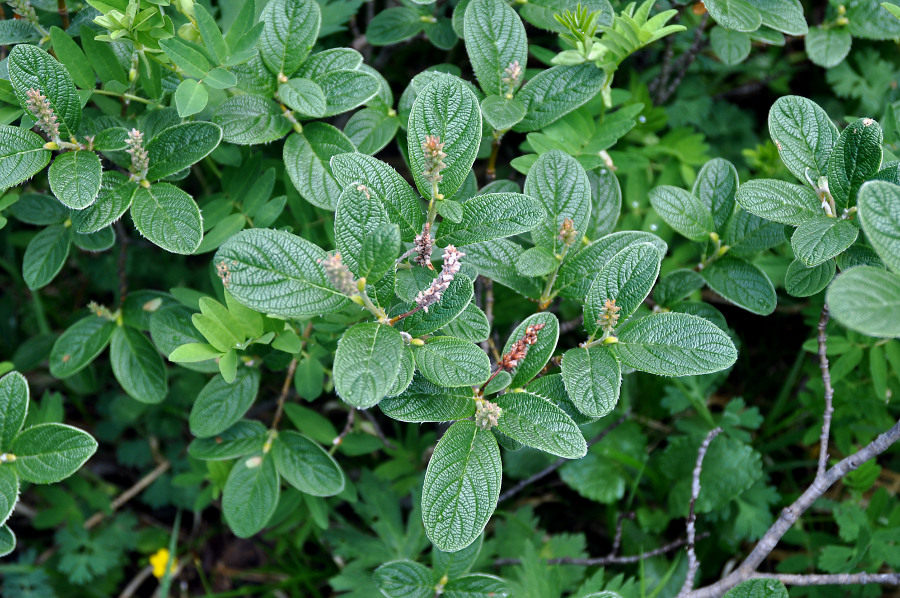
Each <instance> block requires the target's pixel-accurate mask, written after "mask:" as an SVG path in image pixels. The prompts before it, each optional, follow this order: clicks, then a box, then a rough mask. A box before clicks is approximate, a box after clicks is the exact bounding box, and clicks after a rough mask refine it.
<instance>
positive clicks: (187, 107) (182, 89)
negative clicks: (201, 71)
mask: <svg viewBox="0 0 900 598" xmlns="http://www.w3.org/2000/svg"><path fill="white" fill-rule="evenodd" d="M226 72H227V71H226ZM232 76H233V75H232ZM208 101H209V92H208V91H207V90H206V87H204V85H203V84H202V83H199V82H198V81H197V80H196V79H185V80H184V81H182V82H181V83H179V84H178V88H177V89H176V90H175V107H176V108H177V109H178V116H180V117H181V118H186V117H188V116H192V115H194V114H197V113H198V112H201V111H202V110H203V109H204V108H206V103H207V102H208Z"/></svg>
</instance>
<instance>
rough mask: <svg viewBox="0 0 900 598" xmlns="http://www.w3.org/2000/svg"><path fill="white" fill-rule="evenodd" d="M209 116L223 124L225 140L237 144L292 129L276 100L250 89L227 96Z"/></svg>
mask: <svg viewBox="0 0 900 598" xmlns="http://www.w3.org/2000/svg"><path fill="white" fill-rule="evenodd" d="M212 120H213V122H214V123H216V124H217V125H219V126H220V127H222V132H223V135H224V139H225V141H228V142H229V143H237V144H238V145H257V144H260V143H269V142H270V141H275V140H276V139H281V138H282V137H284V136H285V135H287V134H288V132H289V131H290V130H291V122H290V121H289V120H288V119H287V118H286V117H285V116H284V112H283V111H282V110H281V108H280V107H279V106H278V104H276V103H275V102H273V101H272V100H270V99H268V98H264V97H262V96H258V95H254V94H252V93H246V94H243V95H239V96H232V97H230V98H227V99H226V100H225V101H224V102H222V103H221V104H219V107H218V108H217V109H216V111H215V113H214V114H213V116H212Z"/></svg>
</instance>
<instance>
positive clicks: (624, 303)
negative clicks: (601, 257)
mask: <svg viewBox="0 0 900 598" xmlns="http://www.w3.org/2000/svg"><path fill="white" fill-rule="evenodd" d="M659 266H660V257H659V252H658V251H656V248H655V247H654V246H653V245H651V244H650V243H638V244H637V245H630V246H628V247H626V248H625V249H623V250H622V251H620V252H619V253H617V254H616V255H614V256H613V258H612V259H611V260H609V262H607V263H606V265H605V266H603V268H602V269H601V270H600V272H599V273H598V274H597V276H596V278H594V282H593V283H592V284H591V288H590V290H589V291H588V294H587V297H586V298H585V301H584V327H585V329H586V330H587V331H588V334H590V335H591V336H594V335H596V334H597V331H598V330H599V327H600V324H599V319H600V316H601V315H602V314H603V312H604V304H605V303H606V301H614V302H615V303H616V306H617V307H619V308H620V309H621V311H620V312H619V320H620V321H622V322H624V321H625V320H626V319H628V318H629V317H630V316H631V314H633V313H634V312H635V310H637V308H638V307H640V306H641V303H643V302H644V299H646V298H647V295H649V294H650V290H651V289H652V288H653V284H654V283H655V282H656V277H657V276H658V275H659Z"/></svg>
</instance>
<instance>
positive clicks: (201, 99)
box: [175, 79, 209, 118]
mask: <svg viewBox="0 0 900 598" xmlns="http://www.w3.org/2000/svg"><path fill="white" fill-rule="evenodd" d="M207 101H209V92H208V91H206V88H205V87H204V86H203V85H202V84H200V83H198V82H197V81H196V80H195V79H185V80H184V81H182V82H181V83H179V84H178V88H177V89H176V90H175V106H176V107H177V108H178V116H180V117H181V118H185V117H188V116H191V115H193V114H197V113H198V112H200V111H201V110H203V109H204V108H206V102H207Z"/></svg>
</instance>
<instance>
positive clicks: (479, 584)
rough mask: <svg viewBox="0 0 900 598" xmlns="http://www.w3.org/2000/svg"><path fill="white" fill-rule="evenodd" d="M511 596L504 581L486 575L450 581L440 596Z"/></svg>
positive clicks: (467, 597)
mask: <svg viewBox="0 0 900 598" xmlns="http://www.w3.org/2000/svg"><path fill="white" fill-rule="evenodd" d="M511 595H512V594H511V592H510V589H509V584H507V582H506V581H505V580H503V579H501V578H499V577H497V576H495V575H488V574H486V573H473V574H472V575H466V576H464V577H457V578H456V579H451V580H450V581H449V582H447V585H445V586H444V593H443V594H441V596H442V598H509V596H511ZM610 598H612V597H610Z"/></svg>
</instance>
